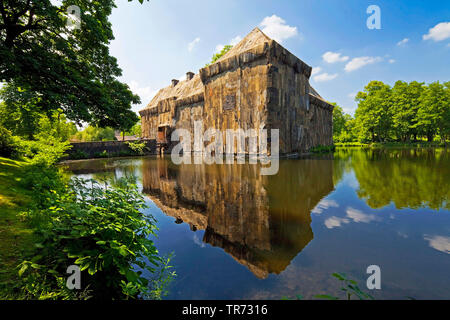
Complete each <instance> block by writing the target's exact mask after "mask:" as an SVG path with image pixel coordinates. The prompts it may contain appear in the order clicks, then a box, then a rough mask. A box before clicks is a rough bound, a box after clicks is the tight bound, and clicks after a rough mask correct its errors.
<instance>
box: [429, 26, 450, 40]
mask: <svg viewBox="0 0 450 320" xmlns="http://www.w3.org/2000/svg"><path fill="white" fill-rule="evenodd" d="M448 38H450V22H441V23H439V24H437V25H435V26H434V27H433V28H431V29H430V30H429V31H428V34H425V35H423V40H430V39H431V40H434V41H442V40H445V39H448Z"/></svg>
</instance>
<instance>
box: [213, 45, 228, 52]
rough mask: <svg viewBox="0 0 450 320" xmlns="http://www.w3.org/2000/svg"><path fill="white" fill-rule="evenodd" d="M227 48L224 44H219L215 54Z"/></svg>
mask: <svg viewBox="0 0 450 320" xmlns="http://www.w3.org/2000/svg"><path fill="white" fill-rule="evenodd" d="M224 47H225V45H223V44H218V45H217V46H216V48H215V51H214V52H215V53H218V52H220V51H222V49H223V48H224Z"/></svg>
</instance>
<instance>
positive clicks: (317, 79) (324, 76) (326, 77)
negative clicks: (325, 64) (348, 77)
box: [313, 72, 338, 82]
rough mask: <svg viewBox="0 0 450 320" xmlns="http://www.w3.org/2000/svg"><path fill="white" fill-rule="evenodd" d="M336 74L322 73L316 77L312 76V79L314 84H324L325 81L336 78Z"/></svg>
mask: <svg viewBox="0 0 450 320" xmlns="http://www.w3.org/2000/svg"><path fill="white" fill-rule="evenodd" d="M337 76H338V74H337V73H334V74H328V73H326V72H325V73H322V74H319V75H317V76H314V77H313V79H314V81H315V82H325V81H331V80H333V79H335V78H337Z"/></svg>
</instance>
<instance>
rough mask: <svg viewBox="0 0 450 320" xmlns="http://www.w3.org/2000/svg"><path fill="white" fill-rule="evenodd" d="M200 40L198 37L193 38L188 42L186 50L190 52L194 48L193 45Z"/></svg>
mask: <svg viewBox="0 0 450 320" xmlns="http://www.w3.org/2000/svg"><path fill="white" fill-rule="evenodd" d="M199 42H200V38H198V37H197V38H195V39H194V40H192V42H190V43H189V44H188V51H189V52H191V51H192V50H194V47H195V46H196V45H197V44H198V43H199Z"/></svg>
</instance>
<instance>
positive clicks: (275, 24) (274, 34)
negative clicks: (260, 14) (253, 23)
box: [259, 15, 298, 43]
mask: <svg viewBox="0 0 450 320" xmlns="http://www.w3.org/2000/svg"><path fill="white" fill-rule="evenodd" d="M259 26H260V27H261V30H262V32H264V33H265V34H266V35H267V36H269V37H270V38H272V39H273V40H275V41H277V42H279V43H282V42H283V41H284V40H286V39H289V38H292V37H294V36H296V35H297V34H298V31H297V27H292V26H289V25H287V24H286V21H284V20H283V19H282V18H280V17H278V16H276V15H272V16H270V17H265V18H264V19H263V21H262V22H261V23H260V24H259Z"/></svg>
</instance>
